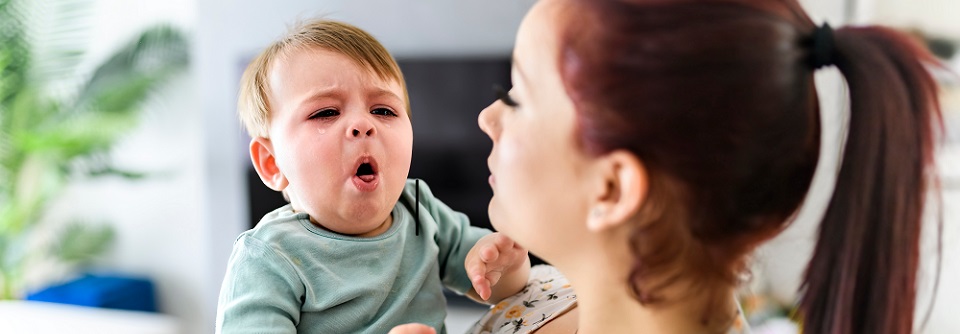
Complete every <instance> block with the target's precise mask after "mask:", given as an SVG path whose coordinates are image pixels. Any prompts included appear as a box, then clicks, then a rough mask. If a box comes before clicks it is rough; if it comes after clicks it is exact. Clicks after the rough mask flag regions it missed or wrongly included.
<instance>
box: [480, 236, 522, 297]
mask: <svg viewBox="0 0 960 334" xmlns="http://www.w3.org/2000/svg"><path fill="white" fill-rule="evenodd" d="M464 266H465V267H466V270H467V275H468V277H470V281H471V282H472V283H473V290H471V291H470V292H468V293H467V295H468V296H470V297H471V298H473V299H475V300H478V301H481V302H486V303H497V302H499V301H500V300H502V299H504V298H506V297H509V296H512V295H514V294H517V293H518V292H520V290H522V289H523V287H524V286H526V284H527V280H528V279H529V277H530V257H528V256H527V250H526V249H524V248H523V247H520V245H518V244H517V243H515V242H514V241H513V240H512V239H510V238H508V237H507V236H506V235H503V234H501V233H491V234H488V235H486V236H484V237H483V238H481V239H480V240H479V241H477V243H476V244H475V245H474V246H473V248H471V249H470V252H469V253H467V259H466V261H464Z"/></svg>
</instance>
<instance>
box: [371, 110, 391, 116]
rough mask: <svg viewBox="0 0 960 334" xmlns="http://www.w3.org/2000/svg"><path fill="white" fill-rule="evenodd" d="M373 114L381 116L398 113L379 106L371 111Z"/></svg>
mask: <svg viewBox="0 0 960 334" xmlns="http://www.w3.org/2000/svg"><path fill="white" fill-rule="evenodd" d="M370 113H371V114H374V115H380V116H397V113H395V112H393V110H390V109H387V108H377V109H373V110H371V111H370Z"/></svg>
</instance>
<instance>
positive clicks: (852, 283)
mask: <svg viewBox="0 0 960 334" xmlns="http://www.w3.org/2000/svg"><path fill="white" fill-rule="evenodd" d="M831 43H833V44H834V45H833V50H832V52H833V54H832V57H833V58H832V59H833V64H834V65H836V66H837V68H838V69H839V70H840V72H841V73H842V74H843V76H844V77H845V78H846V81H847V85H848V86H849V91H850V109H851V110H850V122H849V124H850V128H849V132H848V136H847V141H846V147H845V149H844V153H843V163H842V165H841V168H840V173H839V176H838V178H837V183H836V188H835V190H834V193H833V198H832V199H831V201H830V204H829V206H828V207H827V211H826V214H825V216H824V217H823V221H822V223H821V225H820V230H819V238H818V241H817V245H816V247H815V248H814V252H813V257H812V259H811V261H810V265H809V267H808V268H807V272H806V273H805V277H804V283H803V287H802V297H801V301H800V305H799V307H800V314H801V318H802V322H803V329H804V332H806V333H817V334H819V333H837V334H838V333H871V334H873V333H879V334H894V333H897V334H905V333H911V332H912V330H913V317H914V309H915V304H916V294H917V293H916V285H917V284H916V282H917V270H918V264H919V254H920V234H921V220H922V215H923V208H924V202H925V197H926V195H927V192H928V190H929V189H928V185H930V184H935V183H934V182H933V181H935V180H936V176H935V174H934V173H933V170H932V168H933V126H934V124H940V123H939V121H940V107H939V105H938V103H937V94H938V92H937V85H936V82H935V81H934V80H933V78H932V77H931V75H930V73H929V72H928V71H927V69H926V68H925V66H924V63H925V62H926V63H930V64H934V63H936V60H935V59H934V58H933V57H932V56H931V55H930V54H929V52H927V51H926V50H925V49H924V48H923V47H921V46H920V45H919V44H918V43H915V42H914V41H912V40H910V39H909V38H908V37H906V36H904V35H902V34H900V33H897V32H895V31H893V30H890V29H886V28H880V27H862V28H842V29H839V30H837V31H836V33H835V36H833V40H832V41H831ZM934 122H938V123H934Z"/></svg>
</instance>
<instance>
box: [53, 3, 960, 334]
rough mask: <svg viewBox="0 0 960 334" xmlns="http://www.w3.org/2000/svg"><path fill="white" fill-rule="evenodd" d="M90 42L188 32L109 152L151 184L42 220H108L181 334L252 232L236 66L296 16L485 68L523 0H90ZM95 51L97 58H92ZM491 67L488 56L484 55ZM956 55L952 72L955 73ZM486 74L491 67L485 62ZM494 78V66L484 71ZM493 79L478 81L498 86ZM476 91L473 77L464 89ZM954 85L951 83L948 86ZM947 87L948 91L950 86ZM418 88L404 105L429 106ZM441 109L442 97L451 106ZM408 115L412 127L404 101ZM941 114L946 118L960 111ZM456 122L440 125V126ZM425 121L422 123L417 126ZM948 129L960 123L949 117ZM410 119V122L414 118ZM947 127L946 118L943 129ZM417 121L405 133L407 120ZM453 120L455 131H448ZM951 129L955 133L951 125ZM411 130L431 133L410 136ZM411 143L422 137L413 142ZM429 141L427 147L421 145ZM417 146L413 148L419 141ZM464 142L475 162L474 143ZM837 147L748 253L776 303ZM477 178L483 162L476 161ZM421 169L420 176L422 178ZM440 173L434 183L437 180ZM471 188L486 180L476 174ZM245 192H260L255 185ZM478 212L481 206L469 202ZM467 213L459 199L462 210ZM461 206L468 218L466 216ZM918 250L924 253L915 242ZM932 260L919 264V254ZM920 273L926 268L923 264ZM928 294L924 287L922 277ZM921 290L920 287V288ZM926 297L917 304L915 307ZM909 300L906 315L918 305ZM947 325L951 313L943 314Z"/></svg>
mask: <svg viewBox="0 0 960 334" xmlns="http://www.w3.org/2000/svg"><path fill="white" fill-rule="evenodd" d="M802 2H803V3H804V4H805V6H807V7H808V9H809V10H810V11H811V13H812V14H813V15H814V17H815V19H816V20H817V21H821V20H828V21H829V22H830V23H831V24H832V25H833V26H839V25H841V24H842V23H845V22H851V23H858V24H859V23H870V22H881V23H885V24H891V25H894V26H897V27H901V28H909V29H920V30H923V31H926V32H928V33H930V34H935V35H937V36H942V37H943V38H947V39H950V40H952V41H954V42H956V41H960V23H958V21H957V20H956V19H955V18H956V17H957V15H958V14H960V2H958V1H952V0H937V1H933V0H931V1H924V2H922V4H918V3H919V2H917V1H908V0H847V1H835V0H806V1H802ZM96 3H97V13H98V14H97V16H96V18H95V24H94V26H95V32H96V38H94V39H93V40H92V43H91V50H93V51H92V53H91V55H90V56H91V57H92V58H96V57H97V56H98V55H99V56H100V57H102V56H103V54H105V52H106V50H108V49H110V48H111V47H113V46H114V45H116V44H118V43H120V41H121V40H124V39H126V38H129V37H130V34H132V32H133V31H135V30H137V29H138V28H139V27H144V26H146V25H148V24H149V23H153V22H159V21H167V22H173V23H174V24H176V25H178V26H180V27H182V28H184V29H185V30H187V31H188V32H189V33H190V35H191V38H192V43H193V46H192V50H191V53H192V64H191V68H190V70H189V72H188V73H187V75H185V76H184V77H182V78H180V79H178V81H176V82H175V83H174V84H172V85H169V88H168V89H166V90H164V91H162V92H159V93H160V94H158V95H157V98H155V99H154V101H153V103H151V104H150V105H149V106H148V108H147V112H146V113H145V115H144V117H143V120H142V122H141V124H140V125H139V127H138V128H137V130H136V131H135V132H134V133H132V134H131V135H130V136H129V137H128V138H127V139H126V140H125V141H124V142H122V143H121V145H120V146H118V147H117V148H116V150H115V151H114V155H113V157H114V159H115V160H116V162H117V164H118V165H120V166H121V167H128V168H131V169H137V170H143V171H148V172H153V173H154V174H155V176H154V177H151V178H148V179H145V180H141V181H136V182H126V181H120V180H111V179H106V180H98V181H95V182H94V181H91V182H81V183H78V184H76V185H74V186H72V187H71V188H69V189H68V192H67V193H66V194H65V196H64V197H63V198H61V199H60V200H59V201H58V202H57V203H56V205H55V207H54V208H53V209H52V210H51V215H50V217H48V218H49V219H51V220H57V219H58V218H64V217H67V216H83V217H91V218H103V219H105V220H109V221H111V222H113V225H114V226H115V228H116V231H117V239H116V240H117V241H116V245H115V246H114V247H113V249H112V250H111V251H110V253H109V254H108V255H107V256H106V257H105V258H104V259H102V260H101V261H99V262H98V267H102V268H109V269H112V270H117V271H124V272H132V273H138V274H144V275H147V276H149V277H151V278H153V279H154V280H155V282H156V284H157V289H158V293H159V303H160V307H161V310H162V311H163V312H165V313H167V314H170V315H173V316H175V317H176V318H177V319H179V321H180V322H181V324H182V326H183V329H184V333H191V334H193V333H210V332H212V331H213V323H214V314H215V310H216V298H217V294H218V293H219V286H220V283H221V279H222V277H223V273H224V270H225V267H226V261H227V257H228V256H229V253H230V250H231V246H232V242H233V240H234V238H235V237H236V236H237V235H238V234H239V233H241V232H242V231H244V230H246V229H248V228H250V224H251V221H252V220H254V221H255V220H256V218H259V217H251V210H250V200H249V197H248V196H249V195H248V194H249V191H250V188H249V187H248V181H249V175H248V174H247V173H248V169H247V168H248V166H249V165H250V163H249V160H248V156H247V149H246V147H247V146H246V145H247V143H248V140H249V139H248V138H247V137H246V134H245V132H244V131H243V129H242V127H241V126H240V125H239V122H238V121H237V120H236V116H235V107H236V92H237V86H238V81H239V77H240V73H241V71H242V69H243V67H244V66H245V62H246V61H248V60H249V59H250V58H251V57H252V56H254V55H255V54H256V52H258V51H259V49H260V48H262V47H264V46H265V45H266V44H267V43H269V42H270V41H271V40H272V39H274V38H275V37H277V36H279V35H280V34H281V33H283V32H284V31H285V29H286V28H287V27H288V25H289V24H291V23H292V22H293V21H294V20H296V19H297V18H298V17H301V18H306V17H313V16H317V15H324V16H327V17H329V18H334V19H340V20H345V21H347V22H350V23H353V24H355V25H357V26H359V27H361V28H363V29H366V30H368V31H369V32H371V33H372V34H373V35H374V36H375V37H377V38H378V39H380V40H381V41H382V42H383V43H384V45H385V46H386V47H387V48H388V49H389V50H390V51H391V52H392V53H393V54H394V55H395V56H396V57H397V58H398V59H400V60H401V62H404V61H407V62H408V65H407V66H416V64H417V61H420V60H424V59H432V60H437V59H448V60H449V59H460V60H463V59H480V60H483V61H482V62H487V63H488V65H489V64H490V63H496V60H495V59H499V58H503V57H508V56H509V54H510V52H511V49H512V45H513V38H514V34H515V32H516V29H517V27H518V25H519V22H520V20H521V19H522V17H523V15H524V13H525V12H526V10H527V9H528V8H529V6H530V5H531V4H532V3H533V1H532V0H519V1H518V0H461V1H441V0H421V1H412V0H402V1H391V0H362V1H346V0H344V1H334V0H324V1H307V0H279V1H270V2H267V1H252V0H169V1H163V2H141V1H137V2H130V1H122V0H97V1H96ZM97 50H103V51H102V52H99V53H98V51H97ZM491 59H493V60H491ZM957 63H958V62H957V61H956V57H954V61H953V64H954V65H953V66H954V68H955V69H956V68H960V66H958V65H957ZM489 66H494V67H496V65H489ZM496 71H499V70H496ZM502 79H503V78H502V77H500V76H497V75H493V76H491V77H489V78H483V79H482V80H481V81H483V80H489V81H498V80H502ZM817 80H818V83H819V88H820V90H821V100H822V101H823V104H824V106H825V107H824V119H825V120H828V121H829V123H828V124H827V125H826V128H825V131H824V141H825V142H827V143H836V142H837V141H838V138H839V136H840V131H839V126H838V124H840V123H841V122H840V120H841V119H842V112H841V111H842V108H840V106H841V105H842V103H844V102H843V101H844V100H843V96H844V95H843V94H844V93H843V89H842V84H841V82H842V81H841V79H840V78H839V76H838V75H837V74H836V73H835V72H832V71H824V73H823V74H818V78H817ZM480 86H482V85H481V83H479V82H474V83H473V84H471V86H470V87H471V88H470V89H473V88H476V87H480ZM953 87H956V84H954V86H953ZM954 91H956V88H954ZM476 93H477V95H473V96H475V97H473V98H471V99H470V100H465V101H464V104H463V107H462V109H463V110H449V111H448V112H450V113H461V114H462V115H466V116H465V117H464V118H463V119H464V120H465V122H466V123H463V124H466V125H463V126H474V125H475V116H476V114H477V113H478V112H479V111H480V109H479V107H477V105H481V106H482V104H483V103H484V101H492V99H493V98H492V95H491V94H489V90H488V89H487V90H481V91H479V92H476ZM428 98H430V93H429V92H424V93H423V95H416V96H414V99H428ZM455 102H456V101H453V102H451V103H455ZM412 103H413V104H414V113H415V114H414V121H415V122H417V118H416V117H418V116H417V114H416V112H417V111H416V107H417V104H418V102H417V101H416V100H414V101H413V102H412ZM951 108H952V109H950V110H948V111H947V112H948V114H949V113H952V114H951V115H953V116H952V117H953V119H957V118H960V117H958V116H957V114H958V113H960V111H958V109H960V106H958V105H957V103H954V104H953V106H952V107H951ZM453 121H457V120H451V122H453ZM423 123H426V124H429V123H430V121H429V120H425V121H424V122H423ZM957 123H960V122H957ZM415 124H417V123H415ZM954 124H956V123H954ZM415 126H417V125H415ZM458 126H459V125H458ZM957 130H958V129H956V126H955V127H954V129H953V131H957ZM416 131H417V132H418V133H420V132H425V131H439V130H438V129H436V128H434V127H428V128H416ZM417 140H420V139H419V137H418V139H417ZM431 140H432V139H431ZM430 143H431V142H419V141H418V142H417V144H416V145H415V146H418V145H424V146H430ZM471 145H472V144H469V143H466V142H465V143H463V146H464V147H465V148H470V149H469V151H470V152H472V153H470V154H471V155H472V156H473V157H474V158H477V159H478V160H479V161H484V160H485V157H486V155H485V153H482V154H481V155H480V156H479V157H477V156H476V154H478V153H477V152H482V151H483V147H486V146H483V145H489V143H488V142H486V141H484V142H482V143H480V144H478V145H481V146H480V148H477V147H475V146H471ZM958 147H960V143H957V142H953V143H952V146H949V148H947V149H945V150H944V153H942V155H943V158H942V159H941V160H943V161H942V164H943V166H944V167H943V168H942V169H943V170H944V171H945V172H948V173H953V174H952V175H953V176H952V179H951V180H952V181H948V182H945V189H944V199H945V201H944V204H943V208H944V209H945V211H946V216H945V217H944V222H945V227H946V231H945V234H944V241H945V244H944V248H943V256H944V260H945V262H944V264H943V271H942V272H941V275H942V276H941V277H942V281H943V282H944V283H943V284H941V285H940V290H939V292H938V294H939V297H938V303H937V304H936V308H935V309H934V311H933V313H932V320H931V323H930V326H929V328H928V330H927V331H926V333H957V332H960V324H958V321H957V320H956V319H951V315H955V314H960V303H958V302H957V300H958V299H960V292H958V289H957V288H956V287H955V286H951V284H950V283H948V282H956V281H958V280H960V263H958V262H960V261H958V260H960V240H957V239H958V238H960V236H958V233H960V231H958V227H957V225H958V223H960V212H958V211H960V194H958V192H960V189H958V183H960V182H958V181H957V176H958V175H957V174H958V173H957V172H956V171H958V170H960V163H958V160H960V159H958V158H957V157H960V153H958V151H960V149H958ZM837 151H838V148H837V147H835V145H833V147H827V148H825V149H824V156H823V158H822V161H823V165H822V166H821V171H819V172H818V176H817V178H816V180H815V186H814V191H813V192H812V194H811V197H810V199H808V203H810V205H808V206H807V207H805V208H804V210H803V213H802V216H801V218H800V219H799V220H798V222H797V223H796V224H794V226H792V227H791V228H790V229H789V230H788V231H786V232H785V233H784V234H782V235H781V236H780V237H779V238H778V239H777V240H776V241H775V242H774V243H771V244H769V245H768V246H765V247H764V248H763V249H761V250H760V251H759V253H758V261H757V262H758V268H757V278H758V281H760V285H762V286H761V288H763V289H765V290H768V291H771V293H772V294H774V295H777V296H779V297H780V298H783V299H790V298H792V297H793V296H794V294H795V291H796V289H797V287H798V286H799V275H800V273H802V270H803V266H804V265H805V263H806V257H807V256H808V253H809V250H810V249H811V246H812V244H813V239H812V235H813V233H814V232H815V228H816V227H815V225H814V224H813V223H812V222H813V221H815V219H816V218H817V217H818V215H819V214H820V212H821V211H822V204H823V203H824V202H825V201H826V199H828V198H829V194H830V191H831V183H832V181H833V176H832V175H831V173H830V172H831V171H832V170H835V168H836V155H837ZM481 167H482V168H483V170H485V166H481ZM418 172H420V173H423V174H427V175H422V176H423V177H424V178H426V180H427V181H428V182H429V181H431V180H432V178H431V176H430V175H429V172H427V171H422V170H420V171H418V170H417V169H416V168H414V170H413V173H414V174H416V173H418ZM436 177H437V178H439V176H436ZM482 177H483V179H481V180H480V182H482V184H485V176H482ZM253 186H260V185H258V184H254V185H253ZM481 204H482V206H485V205H486V204H485V202H484V203H481ZM464 205H465V206H466V205H467V204H464ZM464 210H466V209H465V208H464ZM925 250H929V249H928V248H925ZM930 258H932V257H926V258H925V261H927V259H930ZM924 266H925V267H924V272H925V273H926V276H925V277H930V276H931V275H930V273H932V271H931V269H930V268H931V267H930V262H929V261H927V262H924ZM921 284H922V286H921V289H927V290H926V291H928V292H927V294H926V295H925V297H924V298H929V289H928V288H929V284H930V283H929V281H927V280H925V281H924V282H922V283H921ZM921 294H923V293H921ZM925 300H926V299H925ZM926 309H927V307H926V304H924V302H923V301H921V303H920V304H919V310H918V311H925V310H926ZM954 318H955V316H954Z"/></svg>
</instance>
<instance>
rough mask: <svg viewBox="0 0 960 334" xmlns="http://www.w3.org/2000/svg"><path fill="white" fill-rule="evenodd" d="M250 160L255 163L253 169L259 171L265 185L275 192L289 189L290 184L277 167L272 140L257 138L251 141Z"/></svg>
mask: <svg viewBox="0 0 960 334" xmlns="http://www.w3.org/2000/svg"><path fill="white" fill-rule="evenodd" d="M250 160H251V161H253V168H254V169H256V170H257V175H260V180H261V181H263V184H265V185H266V186H267V187H269V188H270V189H273V190H275V191H283V189H285V188H287V185H288V184H289V182H287V178H286V177H285V176H283V173H282V172H281V171H280V167H278V166H277V160H276V159H275V158H274V156H273V143H272V142H271V141H270V139H268V138H263V137H255V138H253V139H251V140H250Z"/></svg>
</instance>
